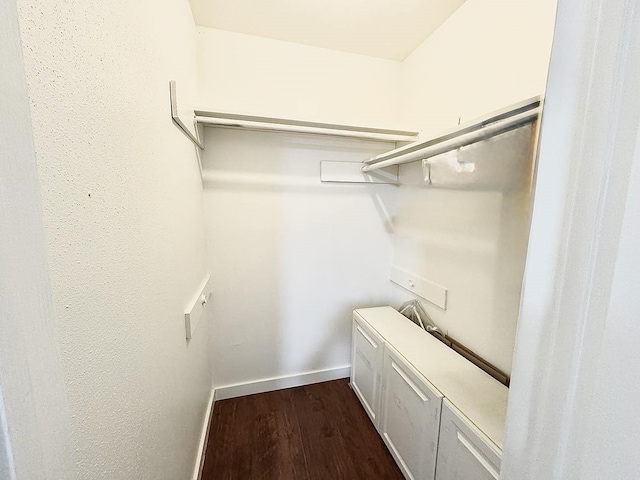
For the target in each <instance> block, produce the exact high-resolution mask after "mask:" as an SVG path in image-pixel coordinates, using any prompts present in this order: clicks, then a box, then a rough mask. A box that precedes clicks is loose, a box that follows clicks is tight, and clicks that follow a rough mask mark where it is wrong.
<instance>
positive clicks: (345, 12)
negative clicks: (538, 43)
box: [190, 0, 465, 61]
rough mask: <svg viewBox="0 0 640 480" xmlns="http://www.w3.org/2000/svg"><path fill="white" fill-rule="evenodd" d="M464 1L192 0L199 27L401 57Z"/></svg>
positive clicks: (355, 51)
mask: <svg viewBox="0 0 640 480" xmlns="http://www.w3.org/2000/svg"><path fill="white" fill-rule="evenodd" d="M464 2H465V0H190V3H191V9H192V11H193V17H194V19H195V22H196V23H197V24H198V25H202V26H205V27H212V28H218V29H221V30H229V31H232V32H239V33H246V34H249V35H256V36H259V37H267V38H273V39H276V40H284V41H288V42H296V43H302V44H305V45H314V46H317V47H323V48H330V49H333V50H342V51H345V52H352V53H359V54H361V55H369V56H372V57H380V58H387V59H390V60H398V61H401V60H404V59H405V58H406V57H407V55H409V54H410V53H411V52H412V51H413V50H414V49H415V48H416V47H417V46H418V45H420V44H421V43H422V42H423V41H424V39H425V38H427V37H428V36H429V35H430V34H431V33H432V32H433V31H435V30H436V29H437V28H438V27H439V26H440V25H441V24H442V23H443V22H444V21H445V20H446V19H447V18H448V17H449V16H450V15H451V14H452V13H453V12H455V11H456V9H457V8H458V7H459V6H460V5H462V4H463V3H464Z"/></svg>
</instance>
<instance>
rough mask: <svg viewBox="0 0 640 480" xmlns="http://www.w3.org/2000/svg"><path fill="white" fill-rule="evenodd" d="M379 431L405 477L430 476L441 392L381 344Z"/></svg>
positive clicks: (434, 461)
mask: <svg viewBox="0 0 640 480" xmlns="http://www.w3.org/2000/svg"><path fill="white" fill-rule="evenodd" d="M382 379H383V382H382V408H381V417H380V421H381V426H380V433H381V435H382V438H383V439H384V441H385V443H386V444H387V447H389V450H390V451H391V454H392V455H393V457H394V458H395V460H396V462H397V464H398V466H399V467H400V469H401V470H402V472H403V473H404V475H405V477H406V478H409V479H415V480H418V479H420V480H422V479H430V480H433V478H434V475H435V467H436V453H437V448H438V430H439V428H440V411H441V408H442V395H441V394H440V392H438V391H437V390H436V389H435V388H434V387H433V386H432V385H431V384H429V383H428V382H427V381H426V380H425V379H424V378H423V377H422V376H421V375H420V374H419V373H418V372H416V371H415V369H413V367H411V366H410V365H408V364H407V363H406V361H405V360H404V359H403V358H402V357H401V356H400V355H399V354H398V353H397V352H396V351H395V350H394V349H393V348H391V347H389V346H385V353H384V370H383V374H382Z"/></svg>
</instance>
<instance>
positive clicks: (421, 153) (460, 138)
mask: <svg viewBox="0 0 640 480" xmlns="http://www.w3.org/2000/svg"><path fill="white" fill-rule="evenodd" d="M534 100H535V101H533V102H531V101H528V102H524V104H518V106H517V107H516V108H513V107H512V108H511V109H510V110H508V111H507V112H506V113H500V114H499V115H496V114H493V115H491V116H489V117H487V118H489V120H484V121H480V122H475V123H473V124H471V125H470V126H464V127H459V129H457V131H455V132H453V133H449V134H447V135H442V136H440V137H438V138H436V139H432V140H428V141H424V142H415V143H413V144H411V145H406V146H405V147H402V148H398V149H396V150H392V151H391V152H387V153H383V154H381V155H378V156H376V157H373V158H371V159H369V160H366V161H365V162H363V163H364V166H363V167H362V171H363V172H370V171H372V170H377V169H379V168H384V167H389V166H392V165H402V164H404V163H409V162H415V161H417V160H424V159H427V158H430V157H433V156H435V155H440V154H442V153H446V152H448V151H451V150H455V149H456V148H460V147H464V146H466V145H470V144H472V143H476V142H479V141H482V140H486V139H488V138H491V137H493V136H495V135H498V134H500V133H504V132H506V131H508V130H512V129H514V128H517V127H519V126H522V125H526V124H527V123H530V122H533V121H535V120H536V119H537V118H538V115H539V114H540V99H539V98H536V99H534ZM523 105H524V106H523ZM523 110H524V111H523ZM496 118H499V119H498V120H496ZM405 152H406V153H405Z"/></svg>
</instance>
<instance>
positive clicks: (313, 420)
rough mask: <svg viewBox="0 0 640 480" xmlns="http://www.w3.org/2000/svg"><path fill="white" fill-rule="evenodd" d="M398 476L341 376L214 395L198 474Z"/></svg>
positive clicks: (209, 479)
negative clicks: (236, 395)
mask: <svg viewBox="0 0 640 480" xmlns="http://www.w3.org/2000/svg"><path fill="white" fill-rule="evenodd" d="M238 479H242V480H250V479H265V480H271V479H274V480H293V479H295V480H298V479H300V480H334V479H336V480H340V479H349V480H358V479H362V480H374V479H376V480H377V479H389V480H395V479H397V480H402V479H403V476H402V474H401V473H400V470H399V469H398V467H397V466H396V464H395V462H394V461H393V458H392V457H391V455H390V454H389V451H388V450H387V448H386V446H385V445H384V443H383V441H382V439H381V438H380V436H379V435H378V433H377V432H376V430H375V428H374V426H373V424H372V423H371V421H370V420H369V417H367V414H366V413H365V411H364V410H363V408H362V406H361V405H360V402H359V401H358V399H357V398H356V396H355V394H354V393H353V392H352V391H351V389H350V388H349V383H348V379H342V380H335V381H332V382H324V383H317V384H314V385H307V386H304V387H296V388H290V389H287V390H279V391H276V392H269V393H261V394H258V395H250V396H247V397H240V398H234V399H230V400H221V401H218V402H216V403H215V406H214V409H213V417H212V419H211V429H210V432H209V443H208V445H207V451H206V454H205V461H204V467H203V471H202V480H238Z"/></svg>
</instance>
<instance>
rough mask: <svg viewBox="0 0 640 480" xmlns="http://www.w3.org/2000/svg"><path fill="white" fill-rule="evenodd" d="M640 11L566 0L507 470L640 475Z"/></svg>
mask: <svg viewBox="0 0 640 480" xmlns="http://www.w3.org/2000/svg"><path fill="white" fill-rule="evenodd" d="M639 83H640V10H639V9H638V6H637V5H635V4H633V3H629V2H625V1H622V0H615V1H607V2H604V1H600V0H592V1H588V2H585V1H583V0H562V1H561V2H560V9H559V13H558V29H557V32H556V39H555V41H554V48H553V55H552V61H551V69H550V73H549V86H548V91H547V106H546V111H545V117H544V119H543V125H542V132H541V145H540V164H539V169H538V179H537V192H536V199H535V205H534V212H533V223H532V231H531V241H530V248H529V254H528V259H527V267H526V274H525V288H524V291H523V300H522V309H521V315H520V321H519V326H518V340H517V347H516V356H515V361H514V375H513V383H512V388H511V392H510V403H509V411H508V415H507V431H506V442H505V451H504V458H503V463H502V466H503V478H504V479H505V480H509V479H518V480H529V479H531V480H533V479H540V478H545V479H551V480H555V479H562V480H565V479H568V480H572V479H576V480H578V479H580V480H592V479H593V480H595V479H601V478H625V479H626V478H640V458H639V457H638V455H637V446H638V445H639V444H640V418H639V417H638V415H637V412H636V410H637V405H638V404H640V388H639V385H638V381H637V376H638V372H639V371H640V353H639V350H638V346H637V343H638V338H640V328H639V325H640V324H639V322H638V312H640V297H639V296H638V286H639V285H640V256H639V254H638V238H639V236H640V195H639V193H640V99H639V98H638V95H637V86H638V84H639Z"/></svg>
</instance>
